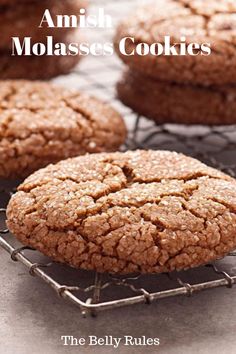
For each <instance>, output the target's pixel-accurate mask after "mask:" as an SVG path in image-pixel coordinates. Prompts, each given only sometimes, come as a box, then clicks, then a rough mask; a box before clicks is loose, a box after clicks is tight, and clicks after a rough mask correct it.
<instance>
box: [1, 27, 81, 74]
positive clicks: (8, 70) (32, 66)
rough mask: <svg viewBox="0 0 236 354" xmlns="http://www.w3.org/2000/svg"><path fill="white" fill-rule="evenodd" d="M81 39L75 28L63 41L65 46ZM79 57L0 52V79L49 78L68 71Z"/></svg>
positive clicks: (76, 62)
mask: <svg viewBox="0 0 236 354" xmlns="http://www.w3.org/2000/svg"><path fill="white" fill-rule="evenodd" d="M81 40H82V37H81V36H80V33H79V31H78V30H77V31H76V32H72V33H70V34H69V35H68V36H67V37H66V36H64V39H63V41H64V42H63V43H65V45H66V46H67V45H69V43H71V42H76V43H78V42H79V41H81ZM80 59H81V56H79V55H66V56H63V55H43V56H37V55H31V56H19V55H17V56H11V55H10V53H9V52H8V53H7V52H0V79H1V80H6V79H26V78H27V79H28V80H49V79H51V78H54V77H56V76H59V75H66V74H68V73H70V72H71V71H72V70H73V69H74V68H75V67H76V65H77V64H78V63H79V61H80Z"/></svg>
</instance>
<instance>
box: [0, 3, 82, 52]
mask: <svg viewBox="0 0 236 354" xmlns="http://www.w3.org/2000/svg"><path fill="white" fill-rule="evenodd" d="M85 5H86V1H84V0H63V1H58V0H41V1H32V2H29V3H27V4H25V3H24V2H23V3H22V2H17V3H16V4H15V5H14V6H9V7H5V8H4V9H2V10H1V11H0V19H1V41H0V50H3V51H4V50H9V49H10V50H11V48H12V39H11V38H12V37H19V38H20V40H21V42H22V41H23V39H24V37H31V38H32V43H37V42H42V43H44V42H45V41H46V36H53V38H54V40H55V41H62V39H63V35H66V34H68V32H71V31H73V30H74V29H71V28H50V27H47V24H43V28H39V25H40V22H41V20H42V17H43V13H44V11H45V10H46V9H49V10H50V14H51V16H52V19H53V21H54V23H56V16H57V15H72V14H74V15H79V10H80V8H84V7H85Z"/></svg>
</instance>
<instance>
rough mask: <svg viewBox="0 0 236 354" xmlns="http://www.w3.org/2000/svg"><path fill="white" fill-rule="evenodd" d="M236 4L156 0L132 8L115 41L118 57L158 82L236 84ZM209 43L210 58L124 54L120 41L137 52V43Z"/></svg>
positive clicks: (224, 0)
mask: <svg viewBox="0 0 236 354" xmlns="http://www.w3.org/2000/svg"><path fill="white" fill-rule="evenodd" d="M235 23H236V2H235V1H234V0H207V1H205V0H179V1H176V0H156V1H155V2H153V3H151V4H150V3H149V4H147V5H145V6H142V7H140V8H138V9H137V10H136V11H135V12H132V14H131V15H130V17H128V18H127V19H126V20H124V21H123V22H122V23H121V24H120V25H119V27H118V29H117V33H116V36H115V39H114V42H115V46H116V50H117V53H118V55H119V56H120V57H121V58H122V59H123V61H124V62H125V63H126V64H128V65H129V66H130V67H131V68H133V69H135V70H137V71H138V72H139V71H141V72H144V73H146V74H148V75H150V76H152V77H156V78H158V79H159V80H167V81H175V82H180V83H182V82H191V83H198V84H202V85H211V84H220V85H221V84H229V83H235V82H236V48H235V43H236V25H235ZM165 36H170V37H171V43H172V44H174V43H180V41H181V37H185V38H186V44H190V43H198V44H203V43H209V44H210V45H211V54H210V55H209V56H203V55H198V56H190V55H186V56H164V55H161V56H158V57H156V56H152V55H147V56H139V55H131V56H125V55H122V54H121V52H120V50H119V42H120V40H121V39H122V38H125V37H131V38H134V39H135V41H134V43H132V42H131V41H127V44H126V50H127V52H128V53H132V51H133V50H134V49H135V47H136V45H137V44H138V43H142V42H145V43H148V44H152V43H155V42H159V43H163V38H164V37H165Z"/></svg>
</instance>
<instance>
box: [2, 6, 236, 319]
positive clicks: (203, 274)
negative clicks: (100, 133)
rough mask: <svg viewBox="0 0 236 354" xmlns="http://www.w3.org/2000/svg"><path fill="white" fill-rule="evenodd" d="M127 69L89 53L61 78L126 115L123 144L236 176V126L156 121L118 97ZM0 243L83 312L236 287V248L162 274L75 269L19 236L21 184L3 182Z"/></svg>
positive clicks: (118, 12)
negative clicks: (13, 201)
mask: <svg viewBox="0 0 236 354" xmlns="http://www.w3.org/2000/svg"><path fill="white" fill-rule="evenodd" d="M94 3H95V5H94V6H93V7H92V9H91V12H93V11H95V10H96V7H97V6H99V7H100V6H104V7H105V8H106V11H107V13H109V14H111V15H112V17H113V19H114V26H115V24H116V22H118V21H119V19H120V17H122V16H123V15H126V13H127V11H128V10H129V8H131V7H132V6H136V3H137V1H134V0H129V1H127V0H120V1H119V2H115V1H108V0H107V1H106V0H103V1H94ZM112 35H113V30H112V29H111V31H108V30H105V31H102V30H101V31H98V32H91V33H90V37H91V39H92V41H93V42H95V41H96V39H97V40H99V42H101V41H102V40H104V42H105V41H107V40H109V41H110V40H111V37H112ZM121 72H122V64H121V63H120V61H119V60H118V59H117V58H116V57H115V56H112V57H102V58H92V57H91V58H86V59H84V60H83V61H82V62H81V63H80V65H79V66H78V67H77V68H76V69H75V70H74V71H73V72H72V73H71V74H70V75H67V76H62V77H59V78H57V79H56V80H54V82H55V83H57V84H61V85H63V86H67V87H74V88H78V89H80V90H83V91H84V92H88V93H89V94H94V95H96V96H100V97H101V98H103V99H105V100H107V101H109V102H110V103H111V104H112V105H113V106H114V107H115V108H117V109H118V110H119V111H120V112H121V113H122V114H123V116H124V118H125V121H126V124H127V127H128V131H129V136H128V138H127V141H126V144H125V145H124V146H123V147H122V149H123V150H127V149H131V150H134V149H137V148H140V149H141V148H142V149H149V148H151V149H167V150H175V151H179V152H183V153H186V154H188V155H191V156H193V157H196V158H198V159H200V160H202V161H203V162H205V163H207V164H209V165H211V166H213V167H216V168H218V169H220V170H222V171H224V172H227V173H228V174H230V175H232V176H233V177H235V176H236V126H230V127H224V126H221V127H208V126H204V127H203V126H191V127H188V126H184V125H168V124H166V125H158V126H157V125H155V124H154V123H153V122H151V121H148V120H147V119H146V118H145V117H142V116H139V115H137V114H136V113H134V112H133V111H132V110H131V109H129V108H127V107H125V106H123V105H122V104H121V103H120V102H119V100H118V99H117V98H116V90H115V84H116V82H117V80H118V79H119V77H120V75H121ZM0 185H1V187H0V246H1V247H2V248H3V249H4V250H5V251H7V252H8V253H9V254H10V257H11V259H12V261H15V262H18V263H22V264H23V265H24V266H25V267H26V268H27V269H28V270H29V273H30V275H32V276H37V277H39V278H41V279H42V280H43V281H44V282H46V283H47V284H48V285H49V286H51V287H52V288H53V289H54V290H55V292H56V293H57V294H58V295H59V296H61V297H62V298H64V299H67V300H69V301H71V302H72V303H73V304H74V305H76V306H78V308H79V309H80V311H81V313H82V315H83V316H86V315H88V314H90V315H93V316H95V315H96V314H97V313H98V312H99V311H102V310H107V309H115V308H117V307H121V306H127V305H134V304H138V303H144V304H151V303H152V302H153V301H156V300H160V299H163V298H167V297H174V296H179V295H186V296H191V295H193V294H194V293H196V292H199V291H203V290H206V289H213V288H218V287H228V288H232V287H233V285H234V284H235V283H236V253H235V252H232V253H231V254H229V255H228V256H227V257H225V258H224V259H222V260H219V261H217V262H216V263H214V264H207V265H205V266H203V267H199V268H196V269H193V270H188V271H185V272H180V273H175V272H173V273H170V274H161V275H135V274H134V275H133V276H132V277H114V276H112V275H109V274H105V275H102V274H98V273H94V272H86V271H80V270H74V269H72V268H70V267H66V266H63V265H60V264H57V263H55V262H51V261H50V260H49V259H46V258H45V257H43V256H41V255H39V253H38V252H37V251H35V250H33V249H31V248H29V247H23V246H22V245H20V244H19V243H17V242H16V240H15V239H14V237H13V236H12V235H11V234H10V233H9V231H8V230H7V228H6V225H5V219H6V216H5V211H6V209H5V208H6V205H7V202H8V200H9V198H10V196H11V195H12V193H14V188H15V185H9V183H8V182H5V181H4V182H2V183H0Z"/></svg>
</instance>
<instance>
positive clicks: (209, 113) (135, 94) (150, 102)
mask: <svg viewBox="0 0 236 354" xmlns="http://www.w3.org/2000/svg"><path fill="white" fill-rule="evenodd" d="M117 92H118V97H119V98H120V100H121V101H122V102H123V103H124V104H125V105H127V106H129V107H130V108H132V109H133V110H134V111H136V112H137V113H139V114H141V115H144V116H146V117H148V118H150V119H152V120H154V121H155V122H156V123H158V124H163V123H179V124H204V125H205V124H206V125H229V124H236V113H235V112H236V85H234V86H233V85H231V86H230V85H225V86H212V87H200V86H193V85H190V84H182V85H181V84H177V83H173V82H172V83H171V82H169V83H167V82H163V81H160V80H157V79H151V78H150V77H146V76H144V75H141V74H140V73H139V74H137V71H135V72H134V71H131V70H129V71H126V72H125V73H124V76H123V78H122V80H121V81H120V82H119V83H118V84H117Z"/></svg>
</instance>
